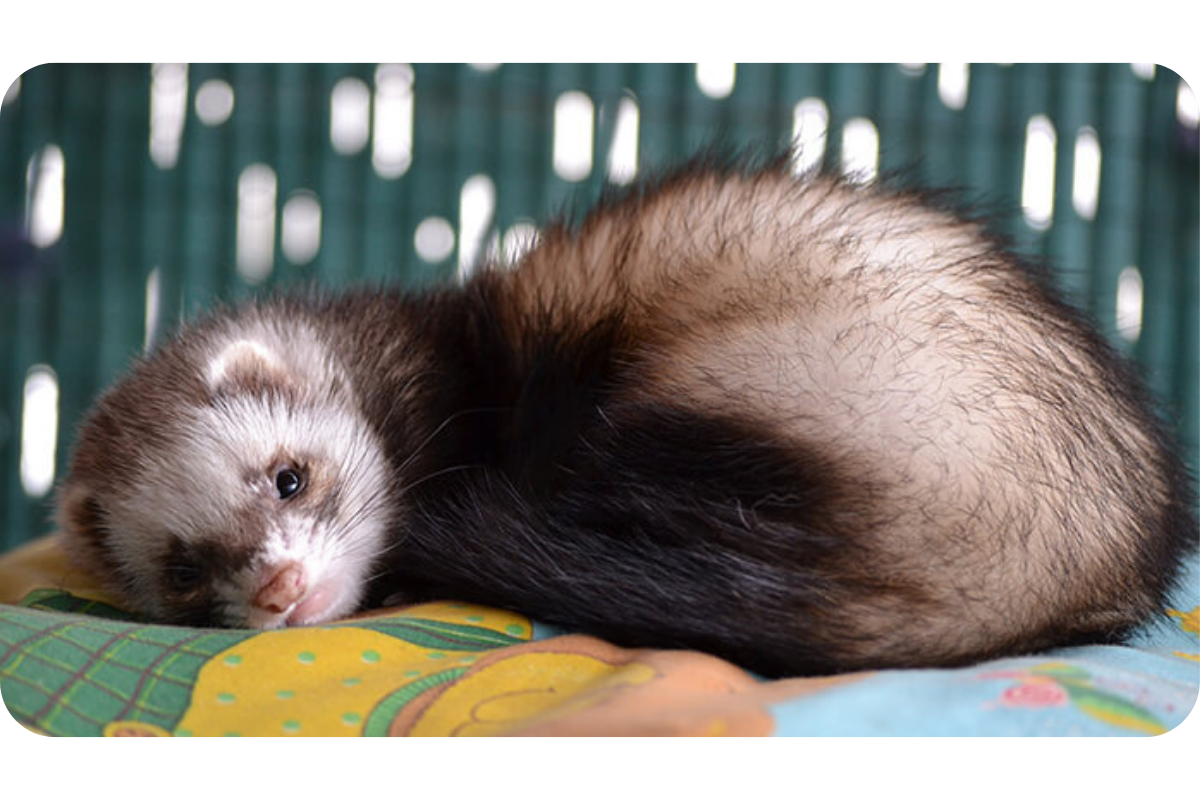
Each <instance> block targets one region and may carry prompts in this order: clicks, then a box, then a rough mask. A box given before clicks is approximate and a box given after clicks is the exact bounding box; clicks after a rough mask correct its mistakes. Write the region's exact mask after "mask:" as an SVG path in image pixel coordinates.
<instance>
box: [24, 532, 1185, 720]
mask: <svg viewBox="0 0 1200 800" xmlns="http://www.w3.org/2000/svg"><path fill="white" fill-rule="evenodd" d="M0 603H2V604H3V605H0V695H2V696H3V700H4V704H5V706H6V707H7V709H8V712H9V713H10V714H11V715H12V716H13V717H14V718H15V719H16V720H17V722H19V723H20V724H21V725H23V726H24V727H25V728H27V729H29V730H30V731H33V732H36V733H41V734H47V735H61V736H420V735H446V736H473V735H543V736H544V735H562V734H582V735H652V734H653V735H659V734H667V735H776V736H786V735H804V736H832V735H857V736H865V735H884V736H898V735H927V736H928V735H939V736H940V735H952V736H953V735H958V736H964V735H983V736H1012V735H1049V736H1075V735H1078V736H1113V735H1140V736H1144V735H1155V734H1161V733H1164V732H1166V731H1169V730H1170V729H1172V728H1174V727H1175V726H1177V725H1178V724H1179V723H1180V722H1181V721H1182V720H1183V719H1184V718H1185V717H1186V716H1187V715H1188V714H1189V713H1190V712H1191V710H1192V708H1193V706H1194V705H1195V702H1196V696H1197V690H1198V687H1200V643H1198V637H1200V564H1198V563H1192V564H1191V565H1190V569H1189V571H1188V574H1187V576H1186V578H1185V580H1184V581H1183V582H1182V583H1181V587H1180V590H1179V591H1178V592H1177V593H1176V596H1174V597H1173V598H1172V603H1171V607H1170V608H1169V609H1168V610H1167V611H1166V613H1165V614H1164V615H1163V616H1162V617H1161V618H1158V619H1154V620H1151V621H1150V622H1149V623H1148V624H1147V625H1145V626H1144V627H1143V628H1142V629H1140V630H1139V631H1138V632H1137V634H1136V635H1135V636H1134V637H1133V639H1132V640H1131V642H1130V643H1129V644H1128V645H1126V646H1120V647H1117V646H1091V647H1076V648H1066V649H1060V650H1055V651H1051V652H1046V653H1042V654H1038V655H1036V656H1029V657H1023V658H1007V659H1003V660H998V661H993V662H988V663H983V664H978V665H974V666H971V667H967V668H960V669H937V670H932V669H931V670H889V671H879V672H860V673H852V674H847V675H838V676H832V677H818V678H793V679H785V680H773V681H768V680H763V679H761V678H759V677H757V676H755V675H753V674H751V673H749V672H746V671H745V670H742V669H740V668H738V667H736V666H735V665H733V664H730V663H728V662H726V661H722V660H720V659H717V658H714V657H711V656H708V655H704V654H701V653H696V652H686V651H672V650H647V649H641V650H634V649H626V648H621V647H616V646H614V645H612V644H610V643H607V642H604V641H601V640H599V639H596V638H594V637H590V636H583V635H579V634H575V633H572V632H570V631H563V630H558V629H555V628H552V627H549V626H546V625H542V624H540V623H539V622H538V621H536V620H530V619H528V618H526V617H523V616H521V615H519V614H515V613H512V612H508V611H504V610H500V609H494V608H483V607H479V606H474V605H468V604H465V603H457V602H452V601H446V602H436V603H426V604H422V605H415V606H408V607H398V608H390V609H385V610H380V611H374V612H370V613H366V614H360V615H358V616H356V617H353V618H351V619H348V620H345V621H340V622H337V623H333V624H326V625H321V626H315V627H310V628H290V629H285V630H278V631H248V630H219V629H193V628H182V627H172V626H166V625H156V624H148V623H146V622H144V621H140V620H138V619H137V618H135V617H134V616H133V615H132V614H129V613H127V612H126V611H124V610H122V609H121V608H120V607H119V606H118V604H116V603H114V602H113V600H112V599H111V598H110V597H107V596H106V595H105V593H104V592H103V591H102V590H101V589H100V588H99V586H98V584H97V583H96V582H95V581H94V580H93V579H92V578H91V577H90V576H88V575H85V574H83V573H80V572H79V571H78V570H75V569H73V568H72V567H70V566H69V565H68V563H67V562H66V560H65V558H64V556H63V553H62V551H61V549H60V547H59V544H58V541H57V539H56V538H55V537H53V536H50V537H46V538H44V539H41V540H39V541H36V542H33V543H31V544H29V545H26V546H25V547H23V548H21V549H19V550H16V551H13V552H12V553H9V554H6V555H5V556H3V557H0Z"/></svg>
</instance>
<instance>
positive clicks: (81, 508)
mask: <svg viewBox="0 0 1200 800" xmlns="http://www.w3.org/2000/svg"><path fill="white" fill-rule="evenodd" d="M55 505H56V509H55V516H56V522H57V523H58V528H59V530H60V531H61V532H62V535H63V541H64V545H65V549H66V551H67V555H68V557H69V558H70V559H71V560H72V561H73V562H74V563H75V564H76V565H77V566H79V567H80V568H82V569H85V570H88V571H89V572H94V573H98V574H104V573H108V572H111V571H112V568H113V557H112V552H111V550H110V549H109V529H108V523H107V521H106V520H105V517H104V510H103V509H102V508H101V507H100V503H98V502H97V501H96V498H95V496H94V495H93V494H92V491H91V490H90V489H89V488H88V487H87V486H84V485H83V484H81V483H78V482H75V481H67V482H66V483H64V484H62V485H61V486H60V487H59V489H58V494H57V496H56V498H55Z"/></svg>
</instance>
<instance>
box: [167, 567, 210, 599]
mask: <svg viewBox="0 0 1200 800" xmlns="http://www.w3.org/2000/svg"><path fill="white" fill-rule="evenodd" d="M203 577H204V573H202V572H201V571H200V568H199V567H198V566H196V565H195V564H190V563H184V562H178V563H175V564H170V565H168V566H167V583H168V584H170V587H171V589H172V590H174V591H176V592H190V591H192V590H193V589H195V588H196V587H197V586H199V585H200V581H201V579H202V578H203Z"/></svg>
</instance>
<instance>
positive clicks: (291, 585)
mask: <svg viewBox="0 0 1200 800" xmlns="http://www.w3.org/2000/svg"><path fill="white" fill-rule="evenodd" d="M306 588H307V581H306V580H305V577H304V567H303V566H302V565H300V564H298V563H296V562H295V561H289V562H288V563H286V564H283V565H282V566H280V567H279V568H278V569H277V571H276V572H275V573H274V574H273V575H272V574H271V573H269V572H268V573H267V577H266V582H265V583H264V584H263V587H262V588H261V589H259V590H258V594H256V595H255V596H254V605H256V606H258V607H259V608H261V609H262V610H263V611H270V612H272V613H275V614H282V613H283V612H284V611H287V610H288V609H289V608H291V607H292V604H294V603H295V602H296V601H297V600H299V599H300V598H301V597H303V596H304V590H305V589H306Z"/></svg>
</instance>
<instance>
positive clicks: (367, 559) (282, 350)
mask: <svg viewBox="0 0 1200 800" xmlns="http://www.w3.org/2000/svg"><path fill="white" fill-rule="evenodd" d="M1168 442H1169V440H1168V437H1167V436H1166V435H1165V433H1164V431H1163V430H1162V428H1161V426H1160V424H1159V423H1158V422H1157V421H1156V419H1155V416H1154V414H1153V411H1152V409H1151V407H1150V404H1149V401H1148V399H1147V397H1146V395H1145V393H1144V391H1143V390H1142V389H1141V388H1140V383H1139V382H1138V380H1137V378H1136V376H1135V375H1134V373H1133V371H1132V370H1131V369H1130V368H1129V367H1128V366H1127V365H1126V364H1125V363H1124V362H1122V361H1121V360H1120V359H1119V358H1118V357H1117V356H1116V355H1115V354H1114V353H1113V352H1112V351H1111V350H1110V349H1109V348H1108V347H1107V346H1106V345H1105V344H1104V343H1103V342H1102V340H1101V339H1100V337H1099V336H1098V335H1097V334H1096V333H1095V332H1093V331H1092V330H1091V329H1090V328H1089V327H1088V326H1087V325H1086V324H1085V323H1084V322H1082V321H1081V320H1080V319H1079V318H1078V317H1077V316H1076V315H1075V314H1074V313H1073V312H1071V311H1070V310H1069V309H1068V308H1067V307H1066V306H1065V305H1064V304H1063V303H1061V302H1060V301H1059V300H1057V299H1056V298H1055V297H1054V295H1053V293H1052V292H1051V291H1050V290H1049V289H1048V288H1047V285H1046V284H1045V282H1044V281H1043V280H1042V279H1041V278H1040V277H1039V276H1038V275H1037V274H1036V273H1035V272H1033V271H1032V270H1030V269H1029V268H1028V267H1026V266H1024V265H1023V264H1022V263H1020V262H1019V261H1018V260H1017V259H1016V258H1015V257H1014V256H1012V255H1011V254H1009V253H1008V252H1007V251H1005V250H1004V249H1003V247H1001V246H999V245H998V244H996V243H995V242H994V241H993V240H992V239H990V238H989V237H988V236H987V235H985V234H984V233H982V232H981V230H980V227H979V226H978V225H977V224H976V223H974V222H972V221H969V220H967V219H964V218H963V217H961V216H960V215H957V214H955V213H951V212H950V211H947V210H943V209H940V208H938V207H937V205H936V204H933V203H930V202H927V201H926V199H924V198H923V197H922V196H921V195H918V194H912V193H904V192H895V191H890V190H887V189H882V188H878V187H868V186H859V185H855V184H853V183H849V182H846V181H843V180H839V179H837V178H831V177H823V176H810V177H806V178H796V177H794V176H792V175H791V174H790V173H789V172H788V171H787V170H786V169H785V168H783V167H782V166H773V167H766V168H762V169H758V170H749V171H742V170H738V169H722V168H716V167H711V168H710V167H704V166H697V165H693V166H691V167H689V168H686V169H683V170H681V171H679V172H677V173H674V174H672V175H671V176H668V177H666V178H665V179H663V180H661V181H659V182H657V183H654V184H650V185H646V186H643V187H641V188H639V189H636V190H634V191H632V192H630V193H628V194H626V195H625V196H623V197H621V198H617V199H609V200H607V201H606V202H602V203H601V205H600V206H599V207H598V208H597V209H596V210H594V211H593V212H591V213H590V214H589V215H588V216H587V217H586V218H585V219H583V220H582V222H581V223H580V224H579V225H577V226H570V225H559V226H552V227H550V228H549V229H547V230H546V231H543V233H542V234H541V236H540V240H539V242H538V243H537V245H536V246H535V247H533V248H532V249H531V250H530V251H529V252H528V253H527V254H525V255H524V256H523V257H522V258H521V260H520V261H519V263H517V264H516V265H515V267H514V268H512V269H506V268H503V267H500V266H490V267H487V268H484V269H481V270H479V271H478V272H477V273H476V274H475V275H474V276H473V277H472V278H470V279H468V280H467V281H466V282H465V283H464V284H463V285H462V286H455V287H446V288H441V289H435V290H432V291H428V292H425V293H422V294H419V295H408V294H404V293H401V292H398V291H394V290H376V291H369V290H359V291H355V292H350V293H346V294H340V295H321V294H318V293H309V294H307V295H292V296H281V297H275V298H272V299H268V300H264V301H260V302H258V303H255V304H248V305H243V306H240V307H234V308H226V309H222V310H217V311H215V312H214V313H213V314H211V315H210V316H209V317H207V318H205V319H203V320H200V321H198V322H196V323H192V324H190V325H187V326H185V327H183V328H182V330H180V331H179V332H178V333H177V334H176V335H175V336H174V338H172V339H171V340H170V341H168V342H167V343H165V344H164V345H163V346H161V347H159V348H158V349H157V350H156V351H155V352H154V353H153V354H152V355H151V356H149V357H148V358H146V359H144V360H142V361H140V362H139V363H137V364H136V365H135V366H134V368H133V369H132V370H131V371H130V373H129V374H128V375H127V376H126V377H125V378H124V379H123V380H122V381H121V382H120V383H118V384H117V385H116V386H115V387H114V388H113V389H111V390H110V391H109V392H107V393H106V394H105V395H104V396H103V397H102V398H101V399H100V400H99V402H98V403H97V405H96V407H95V408H94V410H93V411H92V413H91V414H90V415H89V417H88V418H87V419H86V420H85V423H84V424H83V426H82V427H81V429H80V431H79V435H78V440H77V445H76V447H75V450H74V453H73V457H72V462H71V470H70V474H69V476H68V477H67V478H66V479H65V481H64V484H63V485H62V486H61V487H60V492H59V521H60V524H61V527H62V528H63V530H64V531H65V533H66V535H67V538H68V541H69V542H70V544H71V547H72V550H73V552H74V553H75V554H76V556H78V557H79V559H80V560H81V561H83V562H84V563H86V564H89V565H91V566H92V567H94V568H95V569H97V570H98V571H100V572H101V573H102V574H104V575H106V576H107V577H108V578H109V579H110V581H111V584H112V586H113V588H114V589H115V590H117V591H119V592H120V593H121V594H122V595H123V596H124V597H126V598H127V600H128V601H129V602H130V603H131V604H132V605H134V606H135V607H136V608H138V609H139V610H141V611H143V612H145V613H146V614H148V615H150V616H152V617H154V618H158V619H163V620H167V621H174V622H181V623H189V624H200V625H206V624H216V625H237V626H240V625H248V626H251V627H263V628H269V627H277V626H281V625H295V624H308V623H315V622H322V621H326V620H330V619H334V618H337V617H339V616H342V615H345V614H347V613H350V612H352V611H354V610H355V609H357V608H359V607H361V606H362V605H364V604H371V603H377V602H378V601H379V600H380V599H382V598H383V597H385V596H387V595H389V594H391V593H393V592H400V593H402V594H403V595H404V596H405V597H408V598H413V599H418V598H433V597H444V598H453V599H459V600H467V601H475V602H481V603H487V604H493V605H499V606H503V607H508V608H512V609H515V610H518V611H521V612H524V613H526V614H529V615H531V616H532V617H533V618H535V619H539V620H541V621H544V622H550V623H555V624H558V625H561V626H564V627H566V628H569V629H571V630H577V631H582V632H587V633H593V634H596V635H599V636H602V637H607V638H608V639H610V640H612V641H613V642H615V643H617V644H621V645H627V646H653V647H686V648H695V649H700V650H704V651H707V652H710V653H714V654H716V655H719V656H723V657H725V658H728V659H730V660H732V661H734V662H736V663H739V664H741V665H743V666H746V667H748V668H751V669H753V670H756V671H759V672H761V673H763V674H767V675H783V674H816V673H828V672H836V671H842V670H852V669H865V668H884V667H909V666H934V665H952V664H960V663H967V662H971V661H975V660H979V659H983V658H987V657H993V656H1000V655H1006V654H1013V653H1021V652H1029V651H1033V650H1036V649H1039V648H1044V647H1048V646H1054V645H1064V644H1074V643H1086V642H1111V641H1117V640H1119V637H1120V636H1121V635H1122V634H1123V633H1124V632H1125V631H1127V630H1128V629H1129V628H1130V627H1131V626H1133V625H1135V624H1137V623H1138V622H1139V621H1141V620H1143V619H1144V618H1145V617H1146V616H1147V615H1148V614H1150V613H1151V612H1152V611H1153V610H1155V609H1156V608H1159V607H1160V606H1161V603H1162V602H1163V598H1164V593H1165V592H1166V591H1167V589H1168V588H1169V586H1170V583H1171V580H1172V577H1173V575H1174V574H1175V572H1176V567H1177V564H1178V562H1179V559H1180V557H1181V554H1182V553H1183V552H1184V551H1185V550H1186V549H1187V548H1188V547H1191V546H1194V543H1195V540H1196V530H1197V529H1196V521H1195V517H1194V515H1193V511H1192V507H1193V506H1192V496H1191V494H1190V483H1189V480H1188V477H1187V475H1186V474H1185V471H1184V469H1183V468H1182V466H1181V464H1180V462H1179V460H1178V458H1177V457H1176V456H1175V455H1174V453H1173V452H1172V448H1171V446H1170V445H1169V443H1168Z"/></svg>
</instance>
